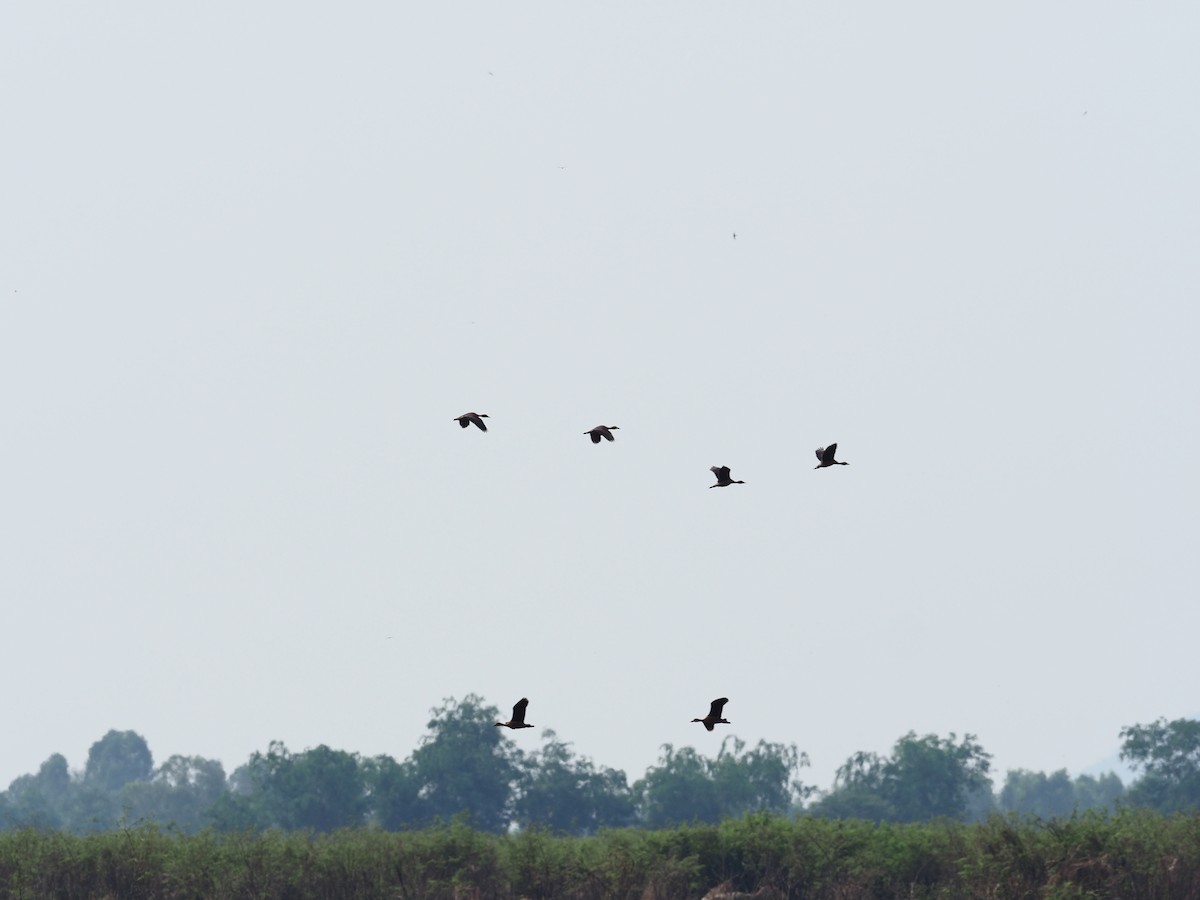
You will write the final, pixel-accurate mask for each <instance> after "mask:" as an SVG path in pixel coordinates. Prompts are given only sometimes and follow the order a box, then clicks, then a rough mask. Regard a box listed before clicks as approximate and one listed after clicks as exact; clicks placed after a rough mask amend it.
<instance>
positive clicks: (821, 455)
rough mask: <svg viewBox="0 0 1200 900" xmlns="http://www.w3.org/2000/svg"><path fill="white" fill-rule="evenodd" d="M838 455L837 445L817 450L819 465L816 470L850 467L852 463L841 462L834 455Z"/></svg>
mask: <svg viewBox="0 0 1200 900" xmlns="http://www.w3.org/2000/svg"><path fill="white" fill-rule="evenodd" d="M835 453H837V444H830V445H829V446H828V447H818V448H817V460H818V462H817V464H816V465H815V466H813V468H814V469H824V468H825V467H826V466H848V465H850V463H848V462H841V461H839V460H836V459H834V458H833V454H835Z"/></svg>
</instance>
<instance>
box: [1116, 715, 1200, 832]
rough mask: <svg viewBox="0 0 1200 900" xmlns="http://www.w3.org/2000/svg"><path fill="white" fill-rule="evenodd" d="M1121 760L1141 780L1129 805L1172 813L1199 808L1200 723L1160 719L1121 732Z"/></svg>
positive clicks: (1128, 796) (1131, 792) (1131, 790)
mask: <svg viewBox="0 0 1200 900" xmlns="http://www.w3.org/2000/svg"><path fill="white" fill-rule="evenodd" d="M1121 738H1122V740H1123V743H1122V746H1121V759H1123V760H1126V761H1127V762H1129V763H1130V765H1131V766H1132V767H1133V768H1134V770H1135V771H1140V772H1141V777H1139V778H1138V779H1137V781H1135V782H1134V783H1133V785H1132V786H1131V787H1130V788H1129V790H1128V792H1126V795H1125V797H1126V799H1127V800H1128V802H1129V803H1131V804H1134V805H1137V806H1149V807H1151V808H1152V809H1156V810H1158V811H1159V812H1164V813H1172V812H1181V811H1184V810H1194V809H1200V721H1197V720H1196V719H1176V720H1175V721H1173V722H1168V721H1167V720H1166V719H1158V720H1157V721H1155V722H1152V723H1151V724H1149V725H1130V726H1129V727H1127V728H1122V729H1121Z"/></svg>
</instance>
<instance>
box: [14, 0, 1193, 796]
mask: <svg viewBox="0 0 1200 900" xmlns="http://www.w3.org/2000/svg"><path fill="white" fill-rule="evenodd" d="M0 25H2V27H0V121H2V123H3V133H4V140H3V142H2V145H0V156H2V158H3V166H2V168H0V179H2V181H0V188H2V192H0V228H2V229H3V230H2V232H0V247H2V251H0V410H2V414H3V426H2V427H0V541H2V542H3V548H4V550H3V554H2V556H0V600H2V606H0V608H2V610H3V644H2V650H0V683H3V685H4V702H3V723H4V740H3V741H2V742H0V787H2V786H5V785H7V783H8V782H9V780H11V779H12V778H13V777H15V776H17V775H19V774H22V773H24V772H29V771H35V770H36V768H37V766H38V765H39V764H40V763H41V762H42V761H43V760H44V759H45V758H46V757H47V756H49V755H50V754H51V753H54V752H62V753H64V754H65V755H66V756H67V757H68V759H69V760H70V762H71V763H72V765H73V766H76V767H80V766H82V765H83V763H84V761H85V759H86V752H87V748H88V746H89V745H90V744H91V743H92V742H93V741H95V740H96V739H97V738H99V737H100V736H101V735H102V734H103V733H104V732H105V731H107V730H108V729H109V728H121V729H124V728H132V729H135V730H137V731H138V732H139V733H141V734H143V735H144V736H145V737H146V738H147V740H148V741H149V743H150V746H151V748H152V750H153V751H154V754H155V757H156V759H157V760H159V761H161V760H163V759H165V758H166V757H167V756H168V755H170V754H172V753H187V754H201V755H204V756H209V757H216V758H219V759H221V760H222V761H223V762H224V763H225V765H226V767H227V768H228V769H232V768H234V767H235V766H237V765H239V764H240V763H242V762H244V761H245V759H246V757H247V756H248V755H249V754H250V753H251V752H253V751H255V750H265V749H266V747H267V744H268V742H269V741H271V740H273V739H278V740H282V741H284V742H286V743H287V745H288V746H289V747H290V748H291V749H293V750H301V749H304V748H305V747H309V746H315V745H317V744H319V743H326V744H329V745H331V746H333V747H336V748H341V749H346V750H351V751H357V752H360V753H363V754H367V755H373V754H377V753H389V754H392V755H394V756H396V757H397V758H403V757H404V756H406V755H407V754H408V753H409V752H411V750H412V749H413V748H414V747H415V746H416V744H417V741H418V740H419V738H420V736H421V735H422V734H423V733H424V730H425V723H426V722H427V720H428V718H429V709H430V707H432V706H435V705H437V704H438V703H439V702H440V701H441V700H442V699H443V698H445V697H448V696H456V697H462V696H463V695H465V694H466V693H468V692H477V693H479V694H481V695H483V696H484V697H485V698H486V699H487V700H488V701H490V702H492V703H495V704H496V705H497V706H500V707H501V708H503V709H507V708H508V707H509V706H511V704H512V702H513V701H515V700H516V699H517V698H518V697H521V696H523V695H527V696H528V697H529V698H530V700H531V705H530V708H529V720H530V721H531V722H533V723H534V724H535V725H537V726H538V727H539V730H540V728H541V727H543V726H548V727H552V728H554V729H555V730H556V731H557V732H558V734H559V736H560V737H561V738H563V739H564V740H569V741H573V742H574V743H575V748H576V750H577V751H578V752H580V753H583V754H586V755H589V756H591V757H592V758H593V759H595V760H596V761H597V762H598V763H601V764H603V765H611V766H617V767H621V768H624V769H626V771H627V772H628V773H629V775H630V777H631V779H632V778H636V777H638V776H640V775H641V774H642V772H643V771H644V770H645V768H646V767H647V766H648V765H650V764H652V763H653V762H654V761H655V760H656V758H657V756H658V752H659V747H660V745H661V744H663V743H667V742H670V743H673V744H675V745H677V746H679V745H683V744H691V745H694V746H697V747H699V748H701V749H702V750H704V751H706V752H712V751H715V749H716V747H717V746H718V744H719V741H720V739H721V737H722V734H724V733H733V734H736V735H738V736H739V737H741V738H743V739H745V740H747V741H748V742H751V743H753V742H755V741H757V740H758V739H759V738H766V739H768V740H772V741H785V742H795V743H796V744H797V745H798V746H799V747H800V748H801V749H802V750H806V751H807V752H808V753H809V754H810V756H811V758H812V762H813V767H812V769H811V770H810V771H809V772H808V773H807V774H806V780H809V781H811V782H815V783H816V784H818V785H820V786H827V785H828V784H829V782H830V780H831V778H832V776H833V772H834V770H835V769H836V768H837V766H839V765H840V764H841V763H842V762H844V761H845V759H846V757H847V756H848V755H850V754H851V753H853V752H855V751H857V750H878V751H886V750H888V749H889V748H890V746H891V744H892V743H893V742H894V741H895V739H896V738H897V737H899V736H901V735H903V734H904V733H905V732H907V731H908V730H909V729H913V730H916V731H917V732H918V733H920V734H924V733H927V732H937V733H939V734H946V733H948V732H950V731H954V732H956V733H958V734H960V735H961V734H963V733H964V732H971V733H974V734H976V735H978V737H979V740H980V741H981V743H982V744H983V746H984V747H985V748H986V749H987V750H989V751H991V752H992V753H993V754H994V756H995V758H994V766H995V769H996V772H997V774H998V776H999V777H1000V778H1002V777H1003V772H1004V770H1005V769H1007V768H1014V767H1025V768H1033V769H1046V770H1051V769H1057V768H1060V767H1063V766H1066V767H1069V768H1070V769H1072V771H1078V770H1080V769H1082V768H1084V767H1086V766H1088V765H1089V764H1091V763H1093V762H1095V761H1096V760H1097V759H1098V758H1102V757H1104V756H1107V755H1108V754H1110V753H1111V752H1113V751H1114V750H1115V749H1116V747H1117V745H1118V737H1117V734H1118V731H1119V729H1120V728H1121V727H1122V726H1123V725H1128V724H1132V723H1135V722H1148V721H1151V720H1153V719H1154V718H1156V717H1158V716H1168V717H1178V716H1186V715H1195V714H1196V713H1197V712H1198V710H1200V699H1198V695H1197V692H1196V684H1197V680H1198V679H1197V676H1198V674H1200V672H1198V670H1200V665H1198V663H1197V654H1196V646H1197V632H1198V628H1200V613H1198V612H1197V609H1198V605H1197V581H1198V579H1197V576H1198V574H1200V572H1198V566H1197V554H1196V547H1197V545H1198V543H1200V525H1198V519H1197V512H1196V510H1197V501H1198V500H1200V490H1198V483H1200V482H1198V477H1197V474H1196V466H1195V464H1194V462H1193V461H1192V460H1191V459H1190V458H1189V457H1190V454H1191V452H1194V448H1195V446H1196V444H1197V441H1198V439H1200V433H1198V432H1200V415H1198V413H1197V408H1198V404H1197V393H1198V392H1197V385H1198V383H1200V364H1198V363H1197V352H1196V342H1197V341H1196V337H1197V329H1198V326H1200V312H1198V311H1197V302H1196V301H1197V293H1198V292H1197V289H1198V287H1200V262H1198V261H1200V254H1198V253H1197V248H1198V247H1200V166H1198V165H1197V160H1200V124H1198V122H1200V119H1198V117H1197V109H1196V100H1197V91H1198V86H1200V55H1197V53H1196V46H1195V45H1196V35H1197V34H1198V33H1200V7H1198V6H1197V5H1196V4H1195V3H1184V2H1179V3H1166V4H1158V5H1156V6H1154V7H1153V8H1150V7H1144V8H1142V9H1140V10H1136V11H1135V10H1134V9H1133V8H1132V7H1131V6H1130V5H1129V4H1126V3H1115V2H1113V3H1096V2H1056V3H1044V2H1041V3H1032V2H1030V3H1007V4H993V5H992V8H990V9H983V8H980V7H979V5H978V4H963V3H959V2H953V3H952V2H943V3H927V4H923V5H922V4H918V5H916V6H913V5H912V4H905V5H897V4H894V3H882V2H880V3H864V4H858V5H857V6H855V5H853V4H850V5H847V4H843V3H824V4H811V3H795V2H753V3H748V2H740V3H739V2H728V0H725V2H719V3H718V2H705V0H688V2H664V3H643V2H624V3H622V2H616V3H604V4H590V5H583V4H564V3H558V2H546V3H518V4H515V5H513V4H496V3H476V2H464V3H456V4H397V3H374V2H364V3H358V4H351V5H341V6H337V7H336V8H335V7H334V6H332V5H330V4H316V3H282V2H263V3H258V4H249V5H248V4H244V3H227V2H217V3H205V4H200V5H192V6H190V7H189V8H187V9H186V10H185V9H183V8H182V7H180V6H179V5H177V4H161V3H149V2H130V3H124V4H116V5H112V4H99V5H98V4H94V3H82V2H65V3H56V4H44V3H22V4H10V5H8V6H7V7H6V8H5V11H4V12H3V14H2V16H0ZM735 231H736V232H737V239H736V241H735V240H734V239H733V237H732V235H733V233H734V232H735ZM467 410H478V411H480V412H486V413H489V414H490V416H491V418H490V419H489V420H488V421H489V425H490V429H491V430H490V431H489V432H488V433H487V434H483V433H480V432H478V431H476V430H475V429H474V428H472V429H470V430H468V431H461V430H460V429H459V427H458V425H457V424H456V423H455V422H453V421H452V418H453V417H454V416H457V415H459V414H460V413H463V412H465V411H467ZM596 424H607V425H619V426H620V428H621V430H620V431H619V432H617V440H616V442H615V443H612V444H608V443H605V444H603V445H601V446H593V445H592V444H591V442H590V441H589V440H588V439H587V438H586V437H585V436H584V435H583V432H584V431H586V430H587V429H589V428H591V427H592V426H593V425H596ZM831 441H837V442H838V444H839V456H840V458H842V459H845V460H847V461H849V462H850V465H849V466H846V467H837V468H835V469H830V470H822V471H813V466H814V465H815V464H816V460H815V458H814V455H813V450H814V449H815V448H816V447H817V446H819V445H823V444H827V443H829V442H831ZM712 465H729V466H731V467H732V469H733V477H735V478H741V479H744V480H745V481H746V484H745V485H735V486H733V487H730V488H727V489H724V490H716V491H712V490H708V485H709V484H711V483H712V478H711V475H710V473H709V472H708V467H709V466H712ZM389 636H391V637H392V639H391V640H388V639H387V638H388V637H389ZM722 695H724V696H728V697H729V698H730V703H729V705H728V707H727V708H726V715H727V717H728V718H729V719H730V720H731V721H732V722H733V725H732V726H731V727H730V729H729V730H728V732H720V733H717V734H714V735H709V734H707V733H705V732H704V731H703V730H702V729H701V728H700V726H699V725H693V724H690V723H689V721H688V720H689V719H691V718H692V717H694V716H700V715H703V714H704V713H705V711H706V710H707V707H708V702H709V700H710V699H712V698H713V697H716V696H722ZM539 730H535V731H532V732H525V733H521V734H517V735H514V736H513V738H512V739H513V740H515V741H517V742H518V743H519V744H521V745H522V746H526V747H533V746H536V745H537V744H538V743H539V739H538V735H539V733H540V731H539Z"/></svg>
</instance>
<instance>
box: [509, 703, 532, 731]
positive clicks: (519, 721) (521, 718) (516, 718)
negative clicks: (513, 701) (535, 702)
mask: <svg viewBox="0 0 1200 900" xmlns="http://www.w3.org/2000/svg"><path fill="white" fill-rule="evenodd" d="M528 706H529V698H528V697H522V698H521V699H520V700H518V701H517V705H516V706H514V707H513V717H512V721H513V724H514V725H523V724H524V723H525V709H526V707H528Z"/></svg>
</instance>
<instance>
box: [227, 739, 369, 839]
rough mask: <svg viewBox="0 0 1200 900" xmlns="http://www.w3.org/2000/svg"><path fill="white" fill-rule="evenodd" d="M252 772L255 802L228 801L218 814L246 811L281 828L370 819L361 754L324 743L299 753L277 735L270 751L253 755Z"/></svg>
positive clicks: (322, 827) (318, 827)
mask: <svg viewBox="0 0 1200 900" xmlns="http://www.w3.org/2000/svg"><path fill="white" fill-rule="evenodd" d="M246 777H247V778H248V780H249V783H250V791H249V792H248V794H249V795H250V797H251V800H250V802H249V803H248V804H246V805H245V806H244V807H242V808H241V809H238V808H237V807H236V806H235V807H233V808H232V809H230V808H229V807H228V806H223V807H222V808H220V809H218V810H216V811H215V812H216V813H217V814H218V815H222V814H225V815H233V814H236V813H238V812H241V813H244V814H247V815H245V818H246V819H248V820H257V821H259V822H261V821H262V820H263V819H264V818H265V819H266V820H267V822H269V823H270V824H271V825H273V826H275V827H278V828H285V829H311V830H313V831H321V832H323V831H333V830H334V829H337V828H350V827H354V826H357V825H362V824H363V823H364V821H365V816H366V811H367V797H366V786H365V784H364V781H363V773H362V771H361V769H360V768H359V764H358V757H357V756H356V755H355V754H352V753H347V752H345V751H343V750H331V749H330V748H329V747H327V746H325V745H324V744H321V745H320V746H318V747H315V748H313V749H311V750H305V751H304V752H303V753H296V754H293V753H291V752H289V751H288V749H287V747H286V746H284V744H283V743H282V742H281V741H272V742H271V744H270V745H269V747H268V749H267V752H266V753H265V754H264V753H254V754H253V755H252V756H251V757H250V761H249V762H248V763H247V764H246ZM222 824H228V823H227V822H226V823H222Z"/></svg>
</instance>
